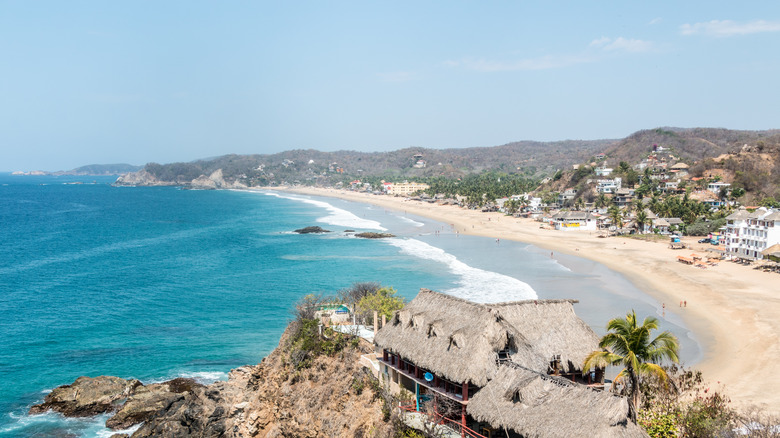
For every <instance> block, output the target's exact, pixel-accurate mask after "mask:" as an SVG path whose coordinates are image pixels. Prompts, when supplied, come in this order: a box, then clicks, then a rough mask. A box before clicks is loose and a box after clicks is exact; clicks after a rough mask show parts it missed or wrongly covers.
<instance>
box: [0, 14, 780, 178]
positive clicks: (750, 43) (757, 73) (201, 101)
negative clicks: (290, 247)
mask: <svg viewBox="0 0 780 438" xmlns="http://www.w3.org/2000/svg"><path fill="white" fill-rule="evenodd" d="M645 3H646V4H639V2H607V1H599V2H581V1H580V2H574V1H572V2H560V1H557V2H556V1H550V2H528V1H526V2H519V1H518V2H507V1H501V2H488V1H486V2H461V1H447V2H443V1H442V2H438V1H425V2H420V1H414V2H406V1H394V2H386V3H378V2H365V1H363V2H341V1H334V2H323V1H311V2H308V1H295V2H261V1H252V2H250V1H246V2H241V1H226V2H213V1H210V2H197V1H181V2H176V1H125V2H98V1H67V2H65V1H21V0H20V1H4V0H0V151H2V153H1V154H0V170H2V171H14V170H35V169H42V170H62V169H71V168H74V167H77V166H80V165H84V164H92V163H120V162H122V163H131V164H139V165H140V164H145V163H147V162H152V161H154V162H160V163H168V162H173V161H190V160H194V159H198V158H204V157H211V156H217V155H222V154H227V153H242V154H249V153H261V154H262V153H273V152H278V151H282V150H288V149H301V148H313V149H319V150H326V151H332V150H339V149H352V150H361V151H384V150H393V149H399V148H404V147H409V146H418V147H430V148H448V147H470V146H494V145H500V144H505V143H508V142H512V141H517V140H540V141H548V140H563V139H599V138H622V137H625V136H627V135H629V134H631V133H633V132H635V131H637V130H640V129H647V128H654V127H658V126H679V127H724V128H730V129H775V128H780V126H778V113H780V106H778V102H780V84H779V83H778V78H780V57H778V56H777V55H778V53H780V2H777V1H774V0H773V1H764V2H734V1H729V2H718V1H706V2H704V1H688V2H680V1H674V2H672V1H659V2H645Z"/></svg>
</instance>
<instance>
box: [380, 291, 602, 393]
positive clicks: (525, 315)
mask: <svg viewBox="0 0 780 438" xmlns="http://www.w3.org/2000/svg"><path fill="white" fill-rule="evenodd" d="M575 302H576V301H574V300H529V301H516V302H510V303H498V304H479V303H474V302H470V301H466V300H462V299H460V298H456V297H453V296H450V295H445V294H441V293H438V292H433V291H431V290H427V289H421V290H420V293H419V294H418V295H417V297H416V298H414V299H413V300H412V301H411V302H410V303H409V304H407V305H406V307H404V308H403V309H402V310H400V311H399V312H397V313H396V314H395V316H394V317H393V319H392V320H391V321H389V322H388V324H387V325H386V326H384V327H382V328H381V329H380V330H378V331H377V333H376V336H375V337H374V341H375V342H376V344H377V345H379V346H380V347H382V348H386V349H388V350H390V351H392V352H393V353H395V354H398V355H400V356H401V357H402V358H404V359H406V360H409V361H411V362H413V363H415V364H417V365H418V366H420V367H423V368H426V369H428V370H431V371H433V372H434V373H436V374H438V375H440V376H443V377H445V378H447V379H450V380H452V381H454V382H468V381H470V382H472V383H474V384H476V385H478V386H484V385H485V384H486V383H487V382H488V380H490V379H492V378H493V376H494V375H495V373H496V370H497V369H498V365H497V364H496V355H497V352H499V351H501V350H504V349H507V348H508V347H509V350H510V357H511V359H512V361H513V362H516V363H519V364H521V365H523V366H526V367H528V368H530V369H534V370H538V371H541V372H547V368H548V366H549V363H550V360H551V359H552V357H553V356H554V355H560V356H561V364H562V365H563V366H564V368H565V369H568V370H571V371H574V370H579V369H581V366H582V363H583V362H584V360H585V357H586V356H587V355H588V354H589V353H590V352H592V351H594V350H596V349H598V342H599V338H598V336H596V334H595V333H594V332H593V330H591V329H590V327H588V325H587V324H585V323H584V322H583V321H582V320H581V319H579V318H578V317H577V315H575V314H574V308H573V306H572V304H573V303H575Z"/></svg>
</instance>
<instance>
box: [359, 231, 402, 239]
mask: <svg viewBox="0 0 780 438" xmlns="http://www.w3.org/2000/svg"><path fill="white" fill-rule="evenodd" d="M355 237H361V238H363V239H385V238H387V237H395V234H390V233H372V232H366V233H357V234H355Z"/></svg>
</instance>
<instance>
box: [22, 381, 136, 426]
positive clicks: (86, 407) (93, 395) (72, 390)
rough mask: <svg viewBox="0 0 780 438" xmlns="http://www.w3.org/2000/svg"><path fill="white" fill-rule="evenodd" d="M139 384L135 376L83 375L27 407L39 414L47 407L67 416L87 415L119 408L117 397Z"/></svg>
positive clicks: (119, 397)
mask: <svg viewBox="0 0 780 438" xmlns="http://www.w3.org/2000/svg"><path fill="white" fill-rule="evenodd" d="M141 386H143V385H142V384H141V382H139V381H138V380H135V379H134V380H125V379H120V378H119V377H113V376H99V377H95V378H92V377H83V376H82V377H79V378H78V379H76V381H75V382H73V383H72V384H70V385H63V386H59V387H57V388H55V389H54V390H53V391H52V392H50V393H49V394H48V395H47V396H46V398H45V399H44V400H43V403H41V404H39V405H34V406H33V407H31V408H30V414H40V413H42V412H46V411H48V410H49V409H51V410H53V411H57V412H60V413H62V414H63V415H65V416H66V417H86V416H90V415H96V414H102V413H104V412H113V411H115V410H116V409H118V408H119V405H118V404H117V403H116V402H117V401H119V400H122V399H124V398H127V397H128V396H130V395H132V394H133V393H134V391H135V390H136V388H138V387H141Z"/></svg>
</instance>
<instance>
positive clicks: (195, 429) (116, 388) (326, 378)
mask: <svg viewBox="0 0 780 438" xmlns="http://www.w3.org/2000/svg"><path fill="white" fill-rule="evenodd" d="M289 346H290V328H289V327H288V329H287V331H285V334H284V335H283V336H282V338H281V340H280V343H279V347H277V348H276V349H275V350H274V351H273V352H272V353H271V354H270V355H268V357H266V358H265V359H263V361H262V362H261V363H260V364H258V365H255V366H243V367H240V368H236V369H234V370H232V371H231V372H230V374H229V377H228V380H227V381H224V382H223V381H220V382H215V383H213V384H210V385H202V384H199V383H197V382H195V381H194V380H192V379H183V378H179V379H174V380H171V381H169V382H164V383H157V384H149V385H143V384H142V383H141V382H139V381H138V380H125V379H121V378H118V377H112V376H100V377H95V378H90V377H79V378H78V379H76V381H75V382H73V383H72V384H70V385H64V386H60V387H58V388H56V389H54V390H53V391H52V392H51V393H50V394H48V395H47V396H46V398H45V400H44V402H43V403H41V404H39V405H35V406H33V407H32V408H31V409H30V414H31V415H35V414H39V413H43V412H46V411H48V410H53V411H57V412H60V413H62V414H63V415H65V416H72V417H84V416H92V415H98V414H103V413H113V416H111V417H110V418H109V419H108V421H107V422H106V427H108V428H110V429H114V430H121V429H127V428H129V427H132V426H134V425H138V424H140V427H139V428H138V429H137V430H136V431H135V432H133V433H132V438H146V437H172V438H173V437H175V438H179V437H182V438H183V437H204V438H205V437H214V438H216V437H337V436H348V437H367V436H377V437H382V436H392V430H393V428H392V425H391V423H390V422H389V415H388V412H389V407H388V406H387V405H386V402H385V400H384V398H382V397H381V396H380V395H379V394H378V393H377V392H376V391H372V390H370V389H369V388H372V387H376V385H375V381H373V380H372V379H373V376H371V375H370V374H369V373H368V372H367V371H365V369H364V368H363V367H361V366H360V364H359V361H360V356H361V354H366V353H369V352H371V351H373V348H372V346H371V345H370V344H369V343H368V342H366V341H364V340H362V339H361V340H360V343H359V344H358V345H357V347H354V348H352V347H351V348H348V349H344V350H342V351H341V352H340V353H338V354H336V355H334V356H318V357H316V358H314V360H313V362H312V365H311V366H310V367H308V368H303V369H296V367H295V366H293V365H292V364H291V361H290V357H289V356H290V349H289ZM120 437H128V435H127V434H115V435H114V438H120Z"/></svg>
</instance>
